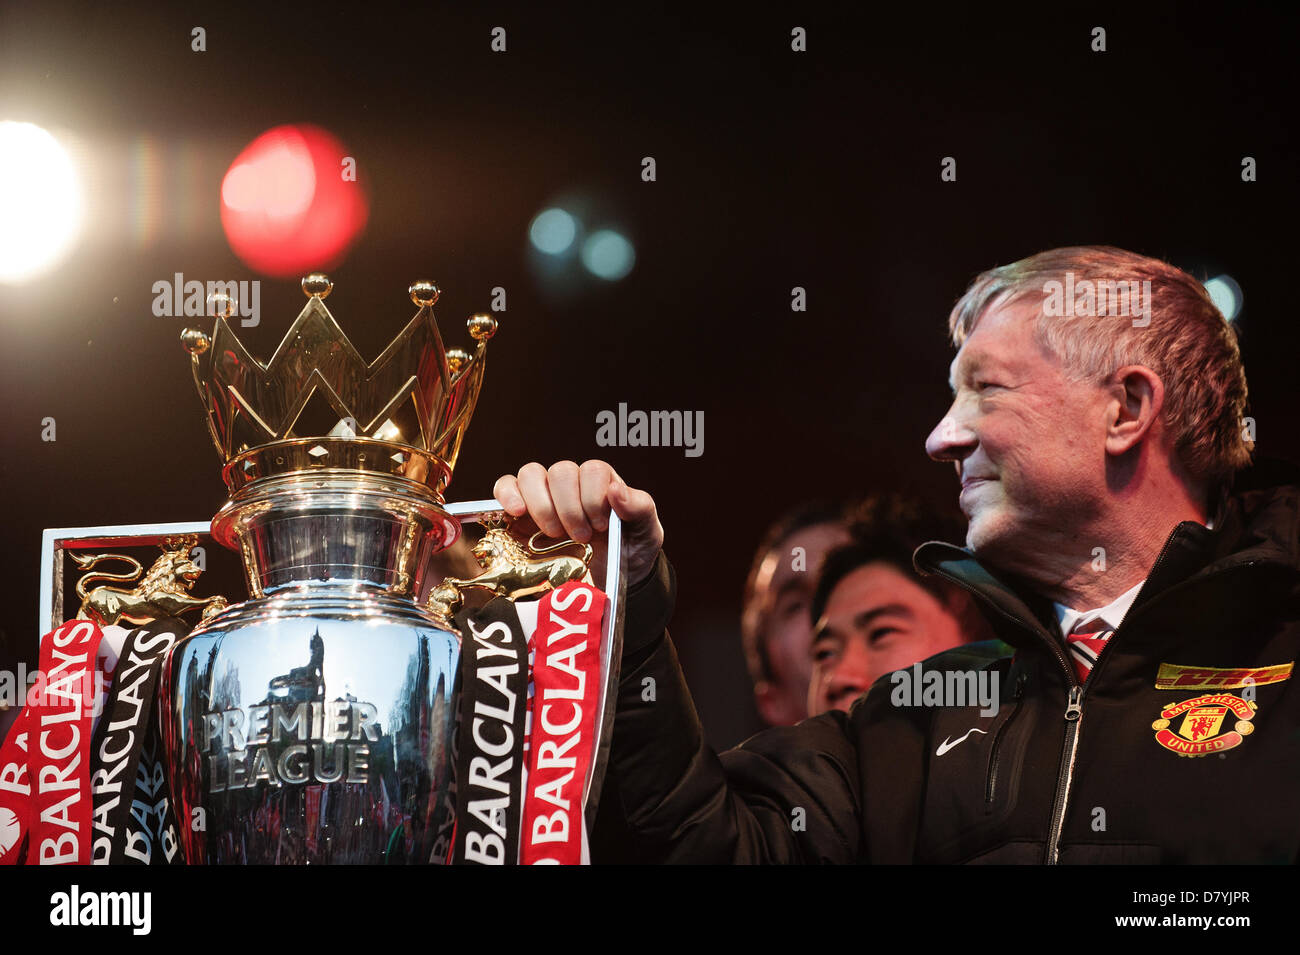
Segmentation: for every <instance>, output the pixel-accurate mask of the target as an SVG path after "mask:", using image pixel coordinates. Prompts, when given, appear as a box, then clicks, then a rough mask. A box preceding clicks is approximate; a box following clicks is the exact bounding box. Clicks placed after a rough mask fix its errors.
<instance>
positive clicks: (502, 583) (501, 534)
mask: <svg viewBox="0 0 1300 955" xmlns="http://www.w3.org/2000/svg"><path fill="white" fill-rule="evenodd" d="M542 536H543V535H542V533H541V532H540V531H539V532H538V533H536V534H534V535H533V536H532V537H530V538H529V540H528V545H527V546H526V547H525V546H524V545H522V544H520V543H519V542H518V541H516V540H515V539H514V538H513V537H511V536H510V534H509V532H507V531H506V529H505V528H503V527H494V528H491V529H489V530H488V532H487V533H486V534H484V535H483V538H482V539H481V540H480V541H479V542H478V543H477V544H475V545H474V549H473V551H472V553H473V554H474V559H475V560H477V561H478V563H479V566H480V567H482V568H483V573H481V574H479V575H478V576H477V577H473V578H471V579H469V580H459V579H457V578H455V577H448V578H446V579H445V580H444V581H443V582H442V583H441V584H439V585H438V586H437V587H435V588H434V589H433V591H432V592H431V593H430V594H429V607H430V609H432V610H433V611H434V613H435V614H437V615H438V616H440V617H442V618H443V619H447V620H449V619H450V618H451V615H452V614H454V613H455V612H456V611H457V610H458V609H459V608H460V607H461V606H462V605H463V603H464V598H463V596H462V593H461V592H462V591H464V590H468V589H472V588H473V589H479V590H490V591H492V593H493V594H496V595H498V596H503V597H511V598H513V597H515V596H517V595H519V594H522V593H525V592H527V591H532V590H538V589H543V588H544V589H548V590H553V589H555V588H556V587H559V586H561V585H563V584H566V583H568V582H569V581H570V580H581V579H582V578H583V577H584V576H585V575H586V573H587V568H588V566H589V565H590V564H591V558H592V555H593V553H594V552H593V551H592V548H591V545H590V544H583V545H582V556H581V557H573V556H569V555H561V556H559V557H546V558H544V559H538V558H542V557H543V555H545V554H550V553H554V552H555V551H557V550H560V549H562V548H565V547H575V546H577V545H578V542H577V541H572V540H565V541H560V542H559V543H556V544H551V545H550V546H548V547H538V546H537V539H538V538H539V537H542Z"/></svg>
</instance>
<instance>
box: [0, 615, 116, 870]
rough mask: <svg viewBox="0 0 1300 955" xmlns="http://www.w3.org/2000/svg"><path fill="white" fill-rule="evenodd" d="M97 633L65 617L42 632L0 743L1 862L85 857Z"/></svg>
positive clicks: (84, 859)
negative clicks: (23, 699)
mask: <svg viewBox="0 0 1300 955" xmlns="http://www.w3.org/2000/svg"><path fill="white" fill-rule="evenodd" d="M103 636H104V634H103V632H102V631H101V630H100V629H99V627H98V626H96V625H95V624H94V623H92V622H91V621H89V620H70V621H68V622H67V623H65V624H64V625H63V626H61V627H58V628H56V629H54V630H51V631H50V632H49V633H47V634H46V635H45V636H44V637H42V638H41V656H40V671H39V673H38V675H37V683H36V685H35V686H34V687H32V689H31V692H30V693H28V696H27V705H26V706H25V707H24V708H23V711H22V713H20V714H19V715H18V720H17V721H16V722H15V723H14V725H13V728H12V729H11V730H10V732H9V738H8V739H7V740H6V741H5V744H4V746H3V748H0V865H13V864H15V863H18V862H21V861H24V860H23V859H22V858H20V854H21V853H22V847H23V841H24V837H25V838H26V840H27V851H26V853H25V855H26V857H27V858H28V859H30V861H33V862H39V863H40V864H41V865H68V864H80V865H88V864H89V863H90V847H91V816H92V807H91V795H90V736H91V730H92V728H93V726H94V719H95V704H96V693H95V689H96V688H95V673H96V669H97V667H96V662H95V658H96V654H97V653H98V652H99V642H100V640H102V639H103Z"/></svg>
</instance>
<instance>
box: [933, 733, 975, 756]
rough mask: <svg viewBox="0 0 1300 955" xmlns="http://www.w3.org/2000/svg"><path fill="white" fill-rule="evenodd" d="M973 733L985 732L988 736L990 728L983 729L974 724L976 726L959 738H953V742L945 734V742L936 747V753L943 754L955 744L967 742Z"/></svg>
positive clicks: (937, 754)
mask: <svg viewBox="0 0 1300 955" xmlns="http://www.w3.org/2000/svg"><path fill="white" fill-rule="evenodd" d="M971 733H983V734H984V735H985V736H988V735H989V731H988V730H982V729H980V728H979V727H978V726H974V727H971V728H970V729H968V730H967V731H966V732H965V733H963V734H962V735H961V736H959V737H957V738H956V739H955V740H953V741H952V742H949V741H948V737H946V736H945V737H944V738H943V742H942V743H940V744H939V748H938V749H936V750H935V751H934V755H936V756H942V755H943V754H944V753H946V752H948V750H950V749H952V748H953V747H954V746H956V745H957V744H958V743H963V742H965V741H966V737H967V736H969V735H970V734H971Z"/></svg>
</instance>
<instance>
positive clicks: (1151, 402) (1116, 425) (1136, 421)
mask: <svg viewBox="0 0 1300 955" xmlns="http://www.w3.org/2000/svg"><path fill="white" fill-rule="evenodd" d="M1111 382H1112V384H1111V398H1110V402H1109V403H1108V404H1107V406H1106V453H1107V454H1110V455H1114V456H1115V457H1119V456H1120V455H1123V454H1127V453H1128V452H1129V451H1131V450H1132V449H1133V448H1135V447H1137V445H1138V444H1140V443H1141V442H1142V441H1143V440H1144V439H1145V438H1146V437H1147V436H1148V434H1149V433H1150V432H1151V429H1152V428H1153V427H1155V425H1156V424H1157V422H1159V420H1160V414H1161V412H1162V411H1163V410H1164V406H1165V385H1164V382H1162V381H1161V380H1160V376H1159V375H1157V374H1156V373H1155V372H1154V371H1152V370H1151V369H1150V368H1148V367H1146V366H1145V365H1125V366H1124V367H1123V368H1120V369H1119V370H1118V371H1116V372H1115V375H1114V377H1113V378H1112V379H1111Z"/></svg>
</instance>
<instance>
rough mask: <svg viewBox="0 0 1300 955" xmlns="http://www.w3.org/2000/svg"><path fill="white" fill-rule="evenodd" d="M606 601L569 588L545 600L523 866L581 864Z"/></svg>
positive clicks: (536, 642)
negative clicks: (584, 812)
mask: <svg viewBox="0 0 1300 955" xmlns="http://www.w3.org/2000/svg"><path fill="white" fill-rule="evenodd" d="M605 604H606V597H605V595H604V594H602V593H601V592H600V591H599V590H596V589H595V588H594V587H591V586H590V585H588V584H584V583H580V582H578V581H570V582H569V583H567V584H565V585H564V586H562V587H560V588H559V589H558V590H553V591H550V592H549V593H547V594H546V596H545V597H543V598H542V599H541V601H540V603H539V605H538V609H537V629H536V631H535V633H534V636H533V647H534V654H535V655H534V660H533V698H532V732H531V734H530V739H529V752H528V785H527V789H526V791H525V794H524V812H523V839H522V843H521V846H520V850H519V861H520V863H521V864H523V865H536V864H538V863H551V864H560V865H579V864H581V862H582V846H583V842H584V841H585V839H586V825H585V824H584V821H583V809H584V806H585V803H586V791H587V777H588V774H589V773H590V772H591V765H592V757H593V754H594V745H595V742H596V739H595V736H596V725H597V721H598V719H599V713H598V712H597V708H598V705H599V703H600V686H601V681H600V640H601V622H602V620H603V619H604V614H605Z"/></svg>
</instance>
